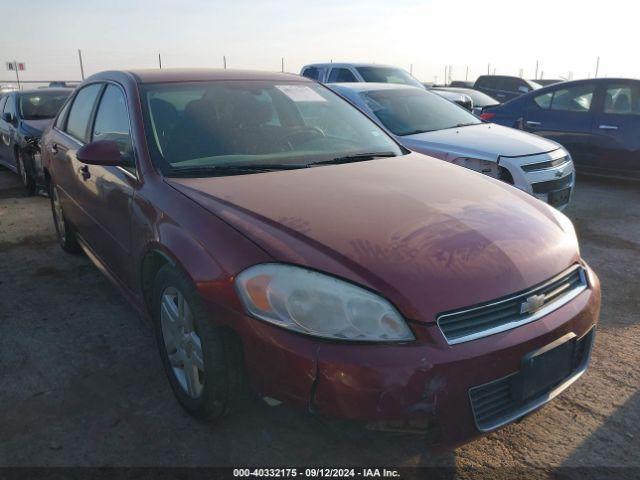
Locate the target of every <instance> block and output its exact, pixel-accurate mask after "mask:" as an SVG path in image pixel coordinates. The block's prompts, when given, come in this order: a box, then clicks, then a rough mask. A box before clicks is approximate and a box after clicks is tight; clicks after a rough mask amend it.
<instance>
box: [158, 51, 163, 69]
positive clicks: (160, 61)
mask: <svg viewBox="0 0 640 480" xmlns="http://www.w3.org/2000/svg"><path fill="white" fill-rule="evenodd" d="M158 66H159V67H160V68H162V57H161V56H160V54H158Z"/></svg>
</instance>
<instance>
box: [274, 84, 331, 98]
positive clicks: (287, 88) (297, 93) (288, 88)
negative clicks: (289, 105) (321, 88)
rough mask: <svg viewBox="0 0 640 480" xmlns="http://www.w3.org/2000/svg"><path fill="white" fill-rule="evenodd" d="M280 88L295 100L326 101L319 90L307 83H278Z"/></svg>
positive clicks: (277, 86)
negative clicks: (308, 85) (316, 90)
mask: <svg viewBox="0 0 640 480" xmlns="http://www.w3.org/2000/svg"><path fill="white" fill-rule="evenodd" d="M275 87H276V88H277V89H278V90H280V91H281V92H282V93H284V94H285V95H286V96H287V97H289V98H290V99H291V100H293V101H294V102H326V101H327V100H326V99H324V98H322V95H320V94H319V93H318V92H315V91H314V90H313V89H312V88H309V87H307V86H306V85H276V86H275Z"/></svg>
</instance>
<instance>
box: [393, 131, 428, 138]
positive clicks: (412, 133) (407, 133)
mask: <svg viewBox="0 0 640 480" xmlns="http://www.w3.org/2000/svg"><path fill="white" fill-rule="evenodd" d="M427 132H433V130H412V131H411V132H406V133H402V134H401V135H400V136H401V137H407V136H409V135H417V134H419V133H427Z"/></svg>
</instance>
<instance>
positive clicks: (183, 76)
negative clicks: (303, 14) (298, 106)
mask: <svg viewBox="0 0 640 480" xmlns="http://www.w3.org/2000/svg"><path fill="white" fill-rule="evenodd" d="M124 76H126V77H129V78H133V79H134V80H135V81H136V82H137V83H173V82H206V81H216V80H267V81H279V80H280V81H287V82H291V81H294V82H307V83H313V80H309V79H307V78H305V77H301V76H300V75H297V74H294V73H277V72H266V71H261V70H232V69H222V68H150V69H139V70H112V71H106V72H100V73H97V74H95V75H92V76H91V77H89V78H88V79H87V80H120V79H122V77H124Z"/></svg>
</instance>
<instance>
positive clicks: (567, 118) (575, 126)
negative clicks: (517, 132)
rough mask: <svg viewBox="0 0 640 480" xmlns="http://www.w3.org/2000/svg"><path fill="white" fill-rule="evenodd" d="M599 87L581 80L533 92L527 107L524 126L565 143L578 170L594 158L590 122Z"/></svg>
mask: <svg viewBox="0 0 640 480" xmlns="http://www.w3.org/2000/svg"><path fill="white" fill-rule="evenodd" d="M595 95H596V87H595V85H594V84H593V83H581V84H578V85H573V86H570V87H564V88H557V89H555V90H552V91H550V92H549V91H547V92H545V93H541V94H540V95H536V96H533V98H532V99H531V100H530V101H529V104H528V105H527V107H526V111H525V115H524V118H523V122H522V128H523V129H524V130H525V131H527V132H531V133H535V134H537V135H540V136H543V137H546V138H548V139H550V140H553V141H555V142H558V143H559V144H560V145H562V146H563V147H565V148H566V149H567V150H568V151H569V153H571V156H572V158H573V161H574V163H575V166H576V170H578V171H580V169H581V167H583V168H588V167H589V166H590V165H592V164H593V162H594V154H593V149H592V148H591V143H592V141H591V126H592V124H593V106H594V99H595Z"/></svg>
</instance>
